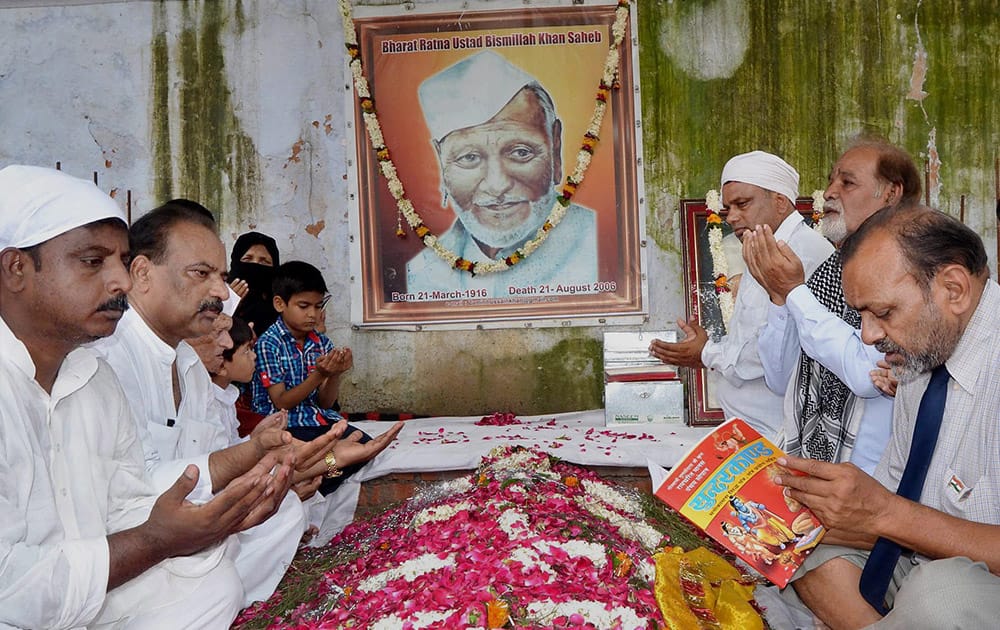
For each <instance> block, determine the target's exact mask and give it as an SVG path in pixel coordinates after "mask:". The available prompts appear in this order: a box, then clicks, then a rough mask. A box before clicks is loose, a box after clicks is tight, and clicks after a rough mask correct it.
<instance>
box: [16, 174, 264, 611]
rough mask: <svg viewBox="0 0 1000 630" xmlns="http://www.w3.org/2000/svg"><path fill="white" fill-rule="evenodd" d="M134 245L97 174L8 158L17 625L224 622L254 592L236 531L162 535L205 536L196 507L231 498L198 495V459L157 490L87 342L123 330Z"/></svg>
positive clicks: (104, 369) (118, 395)
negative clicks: (230, 542) (194, 500)
mask: <svg viewBox="0 0 1000 630" xmlns="http://www.w3.org/2000/svg"><path fill="white" fill-rule="evenodd" d="M50 241H51V243H50ZM127 249H128V241H127V234H126V223H125V220H124V213H123V212H122V211H121V209H120V208H119V207H118V206H117V204H115V203H114V202H113V201H112V200H111V199H110V198H109V197H108V196H107V195H104V194H103V193H101V192H100V191H99V190H98V189H97V187H96V186H94V185H93V184H92V183H91V182H89V181H86V180H79V179H76V178H73V177H69V176H68V175H65V174H63V173H60V172H58V171H54V170H51V169H43V168H36V167H24V166H10V167H7V168H5V169H3V170H0V261H2V264H0V267H2V268H0V349H2V352H0V627H2V628H12V627H15V628H74V627H82V626H88V627H94V628H103V627H116V628H126V627H127V628H171V627H201V628H225V627H228V625H229V624H230V623H231V621H232V619H233V618H234V617H235V614H236V612H237V611H238V608H239V604H240V603H241V602H242V595H243V591H242V587H241V584H240V581H239V576H238V575H237V573H236V571H235V568H234V567H233V565H232V563H231V561H230V560H229V559H228V552H227V545H226V543H225V542H223V544H221V545H219V544H216V545H213V546H210V547H209V548H208V549H207V550H205V551H202V552H200V553H193V552H197V551H198V549H197V548H192V547H191V546H190V545H189V544H187V543H181V546H180V547H175V546H173V543H170V541H169V540H168V539H165V538H163V535H164V534H169V535H170V536H172V537H174V539H175V540H176V539H177V538H181V539H187V540H205V538H206V537H205V533H206V532H205V531H204V530H202V529H200V528H199V526H198V523H197V522H196V521H193V520H190V519H188V518H187V517H186V516H184V515H183V514H182V512H188V514H190V513H191V512H192V511H193V512H203V510H213V509H214V507H215V506H217V505H219V504H218V503H215V502H213V504H212V505H206V506H203V507H202V508H195V509H194V510H189V508H187V507H184V505H183V497H184V493H186V491H187V488H191V487H193V483H191V482H190V480H191V479H193V477H192V476H191V475H192V474H194V473H195V471H194V470H193V469H189V470H186V471H185V475H184V476H185V477H186V478H187V482H185V483H186V485H174V486H173V487H172V488H171V489H170V491H169V493H165V494H164V495H163V496H161V497H160V500H157V497H156V494H155V493H154V491H153V489H152V487H151V486H150V484H149V483H148V480H147V478H146V476H145V474H144V465H143V456H142V451H141V449H140V447H139V445H138V443H137V440H136V434H135V429H134V426H133V422H132V419H131V418H130V417H129V407H128V403H127V401H126V400H125V397H124V395H123V393H122V391H121V387H120V385H119V384H118V382H117V380H116V379H115V377H114V374H113V372H112V371H111V370H110V369H109V368H108V366H107V365H106V364H105V363H104V362H103V361H101V360H100V359H98V357H97V356H96V355H95V354H94V353H93V352H92V351H90V350H89V349H86V348H81V347H79V346H80V344H81V343H82V342H83V341H84V340H86V339H92V338H95V337H99V336H101V335H106V334H110V332H111V331H113V330H114V326H115V322H116V321H117V317H118V316H119V315H120V313H121V310H122V309H123V308H124V307H125V304H124V291H125V290H127V288H128V273H127V270H126V269H125V267H124V265H123V264H122V257H123V256H125V255H126V254H127ZM15 331H16V332H15ZM177 483H178V484H181V483H182V482H181V481H180V480H178V482H177ZM248 489H249V488H248V487H246V486H244V487H241V488H240V489H238V492H239V494H240V495H245V494H246V492H247V491H248ZM178 490H180V494H179V493H178ZM168 494H169V495H170V496H169V497H168ZM172 502H173V503H172ZM171 503H172V505H171ZM154 504H155V505H156V508H155V509H154ZM178 508H179V509H178ZM204 513H205V514H210V515H211V516H210V517H209V519H208V521H209V522H212V521H218V520H219V519H220V518H222V517H224V516H225V514H223V513H222V512H215V511H211V512H204ZM165 514H169V521H164V515H165ZM244 514H245V512H244ZM236 518H239V519H241V518H243V517H242V516H236ZM165 523H169V525H165ZM228 527H229V526H228V525H227V526H225V527H222V528H220V529H219V530H218V531H216V530H215V525H214V523H213V525H212V533H209V534H208V538H210V539H213V540H216V541H218V540H224V539H225V537H226V535H227V534H228V531H226V530H227V528H228ZM199 544H200V543H199ZM171 548H173V551H171ZM175 554H179V555H183V556H185V557H177V558H169V556H171V555H175ZM188 554H190V555H188ZM165 557H166V558H169V559H166V560H162V558H165ZM109 589H110V590H109Z"/></svg>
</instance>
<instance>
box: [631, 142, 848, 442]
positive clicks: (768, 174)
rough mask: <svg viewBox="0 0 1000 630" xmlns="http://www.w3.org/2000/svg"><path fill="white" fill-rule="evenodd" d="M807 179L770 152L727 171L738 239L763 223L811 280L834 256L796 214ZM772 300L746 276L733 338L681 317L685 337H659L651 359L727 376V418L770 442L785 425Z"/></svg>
mask: <svg viewBox="0 0 1000 630" xmlns="http://www.w3.org/2000/svg"><path fill="white" fill-rule="evenodd" d="M798 189H799V174H798V172H797V171H796V170H795V169H794V168H792V167H791V166H790V165H789V164H788V163H787V162H785V161H784V160H782V159H781V158H779V157H778V156H776V155H771V154H770V153H765V152H764V151H752V152H750V153H744V154H742V155H737V156H736V157H734V158H732V159H730V160H729V161H728V162H727V163H726V166H725V168H723V169H722V206H723V208H724V209H725V210H726V211H727V214H726V217H725V219H726V222H727V223H729V225H730V226H732V228H733V233H735V234H736V236H737V238H739V239H740V240H743V238H744V234H745V233H748V232H750V231H752V230H754V229H756V228H759V227H761V226H763V225H767V226H768V227H770V229H771V230H772V231H773V232H774V235H775V238H778V239H780V240H782V241H783V242H787V243H788V246H789V247H791V248H792V250H793V251H794V252H795V253H796V254H797V255H798V256H799V258H801V259H802V264H803V267H804V268H805V271H806V275H807V276H808V275H809V274H811V273H812V272H813V270H815V269H816V268H817V267H818V266H819V265H820V263H822V262H823V261H824V260H826V258H827V256H829V255H830V254H831V253H832V252H833V246H832V245H830V243H829V241H827V240H826V239H825V238H823V237H822V236H820V235H819V234H818V233H817V232H815V231H814V230H812V229H811V228H810V227H809V226H808V225H806V223H805V222H804V221H803V220H802V216H801V215H800V214H799V213H798V211H797V210H796V209H795V198H796V197H797V196H798ZM769 303H770V298H769V297H768V294H767V291H765V290H764V288H763V287H762V286H761V285H760V283H759V282H757V281H756V280H755V279H754V278H753V277H751V276H749V275H748V274H744V275H743V278H742V280H741V282H740V290H739V292H738V293H737V294H736V302H735V306H734V309H733V315H732V318H731V319H730V320H729V323H728V324H727V326H726V334H725V335H723V336H722V337H721V338H720V339H719V340H718V341H714V340H711V339H709V338H708V333H707V332H706V331H705V329H704V328H702V327H701V326H699V325H698V324H697V323H695V322H694V321H691V322H685V321H684V320H677V325H678V326H679V327H680V329H681V330H682V331H683V332H684V334H685V337H684V338H683V339H682V340H680V341H678V342H677V343H668V342H665V341H662V340H659V339H656V340H654V341H653V343H652V344H651V345H650V347H649V351H650V354H652V355H653V356H654V357H656V358H657V359H660V360H661V361H663V362H664V363H670V364H673V365H680V366H684V367H692V368H701V367H706V368H708V369H709V370H712V371H713V372H714V373H715V374H717V375H719V376H721V378H720V379H719V386H718V387H717V388H716V395H717V397H718V399H719V402H720V404H721V405H722V409H723V411H724V412H725V414H726V417H733V416H736V417H739V418H743V419H744V420H746V421H747V422H748V423H749V424H750V425H751V426H752V427H754V428H755V429H757V431H759V432H760V433H761V435H764V436H766V437H768V438H770V439H774V438H775V437H776V436H777V433H778V431H779V429H780V428H781V424H782V397H781V396H779V395H777V394H775V393H774V392H772V391H771V390H770V389H768V387H767V385H766V384H765V382H764V367H763V365H762V364H761V359H760V355H759V353H758V350H757V337H758V335H759V334H760V331H761V330H762V329H763V328H764V325H765V324H766V323H767V311H768V304H769Z"/></svg>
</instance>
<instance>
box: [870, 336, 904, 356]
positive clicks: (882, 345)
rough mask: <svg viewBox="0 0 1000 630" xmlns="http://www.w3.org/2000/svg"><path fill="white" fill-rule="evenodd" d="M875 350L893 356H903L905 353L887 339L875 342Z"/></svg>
mask: <svg viewBox="0 0 1000 630" xmlns="http://www.w3.org/2000/svg"><path fill="white" fill-rule="evenodd" d="M875 349H876V350H878V351H879V352H881V353H883V354H889V353H890V352H891V353H895V354H905V353H906V351H905V350H903V349H902V348H901V347H899V346H897V345H896V344H894V343H893V342H891V341H889V340H888V339H882V340H880V341H876V342H875Z"/></svg>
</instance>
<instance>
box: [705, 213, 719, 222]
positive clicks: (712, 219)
mask: <svg viewBox="0 0 1000 630" xmlns="http://www.w3.org/2000/svg"><path fill="white" fill-rule="evenodd" d="M705 221H706V222H707V223H709V224H710V225H722V217H720V216H719V215H717V214H716V213H714V212H712V213H710V214H709V215H708V218H707V219H706V220H705Z"/></svg>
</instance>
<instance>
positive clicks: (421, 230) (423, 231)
mask: <svg viewBox="0 0 1000 630" xmlns="http://www.w3.org/2000/svg"><path fill="white" fill-rule="evenodd" d="M413 231H414V232H416V233H417V236H419V237H420V238H423V237H425V236H427V235H428V234H430V233H431V229H430V228H429V227H427V226H426V225H424V224H423V223H421V224H420V225H418V226H417V227H415V228H413Z"/></svg>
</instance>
